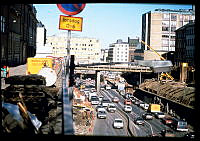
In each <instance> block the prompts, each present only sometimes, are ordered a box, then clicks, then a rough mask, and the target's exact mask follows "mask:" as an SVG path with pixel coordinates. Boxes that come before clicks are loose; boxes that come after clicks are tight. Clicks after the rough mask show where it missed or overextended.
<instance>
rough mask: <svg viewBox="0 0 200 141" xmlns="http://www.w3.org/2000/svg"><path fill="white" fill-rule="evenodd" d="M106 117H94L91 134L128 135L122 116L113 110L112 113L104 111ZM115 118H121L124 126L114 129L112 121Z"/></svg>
mask: <svg viewBox="0 0 200 141" xmlns="http://www.w3.org/2000/svg"><path fill="white" fill-rule="evenodd" d="M106 114H107V117H106V119H98V118H97V119H96V121H95V125H94V130H93V135H98V136H128V135H127V129H126V123H125V120H124V119H123V117H122V116H121V115H120V114H119V113H118V112H117V111H115V112H114V113H110V112H108V111H106ZM115 118H122V119H123V121H124V128H122V129H115V128H113V122H114V119H115Z"/></svg>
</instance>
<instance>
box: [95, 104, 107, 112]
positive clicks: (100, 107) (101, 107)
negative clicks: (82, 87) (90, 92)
mask: <svg viewBox="0 0 200 141" xmlns="http://www.w3.org/2000/svg"><path fill="white" fill-rule="evenodd" d="M101 109H104V107H103V106H102V105H97V107H96V111H97V112H98V111H99V110H101ZM104 110H105V109H104Z"/></svg>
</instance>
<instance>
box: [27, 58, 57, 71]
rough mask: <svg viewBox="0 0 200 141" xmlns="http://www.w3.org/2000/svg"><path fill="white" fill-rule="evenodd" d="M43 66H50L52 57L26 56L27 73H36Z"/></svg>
mask: <svg viewBox="0 0 200 141" xmlns="http://www.w3.org/2000/svg"><path fill="white" fill-rule="evenodd" d="M44 66H47V67H50V68H52V66H53V60H52V58H27V74H38V72H39V71H40V69H41V68H42V67H44Z"/></svg>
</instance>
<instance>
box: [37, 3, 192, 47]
mask: <svg viewBox="0 0 200 141" xmlns="http://www.w3.org/2000/svg"><path fill="white" fill-rule="evenodd" d="M34 6H35V7H36V10H37V19H38V20H39V21H41V22H42V23H43V24H44V26H45V28H46V29H47V36H52V35H54V34H57V33H63V32H67V31H66V30H59V28H58V24H59V16H60V15H64V14H63V13H62V12H60V11H59V9H58V8H57V5H56V4H42V5H41V4H34ZM155 9H192V4H187V5H183V4H134V3H131V4H130V3H129V4H122V3H120V4H119V3H115V4H110V3H109V4H104V3H102V4H101V3H98V4H92V3H89V4H86V7H85V9H83V11H82V12H81V13H79V14H77V15H75V16H74V17H82V18H83V30H82V32H79V31H72V36H80V37H89V38H96V39H98V40H99V41H100V43H101V48H103V49H105V48H108V47H109V44H112V43H115V42H116V41H117V40H118V39H122V40H123V41H124V42H127V40H128V37H130V38H137V37H139V38H141V33H142V14H144V13H146V12H149V11H152V10H155ZM133 13H134V14H133Z"/></svg>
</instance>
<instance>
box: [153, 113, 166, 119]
mask: <svg viewBox="0 0 200 141" xmlns="http://www.w3.org/2000/svg"><path fill="white" fill-rule="evenodd" d="M155 117H156V118H159V119H161V118H164V117H165V114H164V113H163V112H157V113H155Z"/></svg>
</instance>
